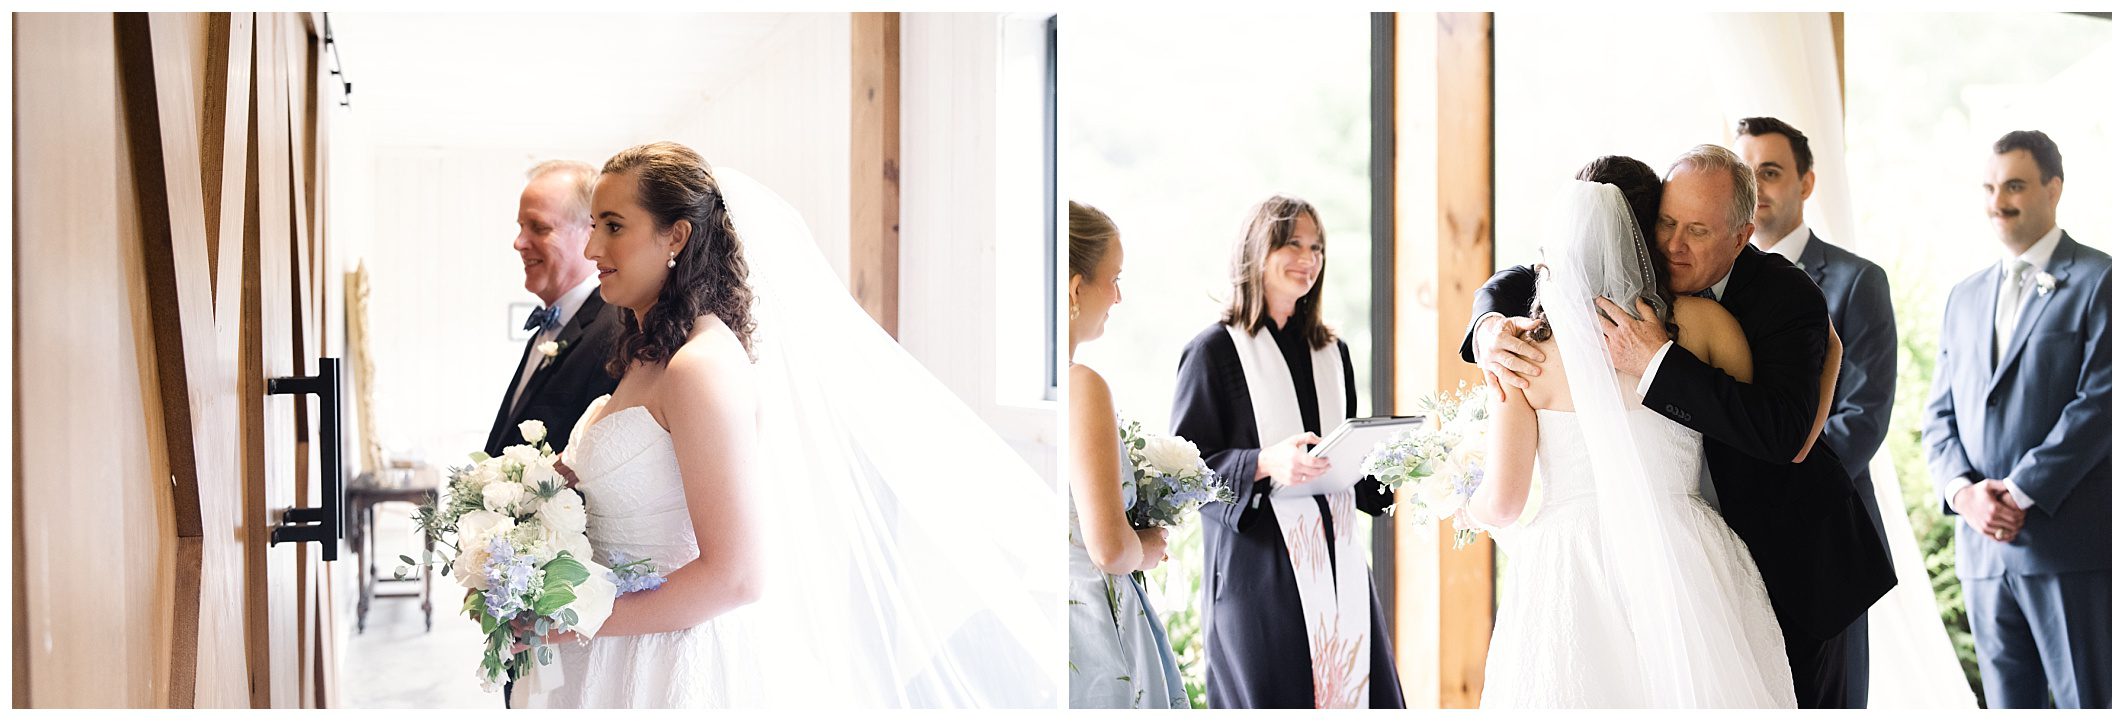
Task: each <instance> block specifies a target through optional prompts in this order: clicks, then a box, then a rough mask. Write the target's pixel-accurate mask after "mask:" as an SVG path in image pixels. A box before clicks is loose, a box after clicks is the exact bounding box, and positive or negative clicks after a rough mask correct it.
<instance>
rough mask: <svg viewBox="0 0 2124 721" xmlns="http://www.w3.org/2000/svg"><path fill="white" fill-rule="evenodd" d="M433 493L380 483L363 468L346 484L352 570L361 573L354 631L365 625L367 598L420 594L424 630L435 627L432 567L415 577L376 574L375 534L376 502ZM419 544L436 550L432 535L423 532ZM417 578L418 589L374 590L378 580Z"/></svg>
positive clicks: (419, 500) (423, 498)
mask: <svg viewBox="0 0 2124 721" xmlns="http://www.w3.org/2000/svg"><path fill="white" fill-rule="evenodd" d="M385 472H387V473H404V474H405V475H404V476H403V477H404V478H408V479H409V480H410V479H412V478H418V477H420V476H421V474H419V473H414V472H412V469H401V468H392V469H388V470H386V471H385ZM435 493H436V489H434V488H425V487H421V486H416V485H411V484H407V485H398V486H384V485H380V484H378V483H377V482H376V474H375V473H374V472H364V473H362V474H361V475H360V476H357V477H355V479H354V482H353V483H351V484H348V485H347V512H348V513H349V514H351V515H352V516H353V519H354V523H353V529H352V531H353V536H354V538H353V541H354V553H355V557H356V561H355V569H356V570H355V573H356V574H357V575H358V576H359V577H360V586H361V600H360V601H359V602H358V603H356V604H355V606H354V632H355V633H361V632H362V631H365V630H367V629H368V625H369V600H370V599H372V598H419V599H420V612H421V615H422V616H423V617H424V620H425V621H426V624H427V625H426V627H425V628H424V629H423V630H432V629H434V628H435V600H434V593H433V591H434V588H433V586H434V571H433V570H432V569H430V568H429V567H428V566H426V565H422V566H421V567H420V576H419V577H418V578H411V577H409V578H405V579H399V578H397V574H395V573H393V574H388V575H383V576H378V575H377V574H376V538H375V535H376V504H379V503H390V502H399V503H411V504H415V505H419V504H423V503H427V502H429V501H430V500H432V499H433V498H434V497H435ZM421 547H422V548H423V549H425V550H426V552H427V553H429V554H433V553H434V551H435V539H433V538H429V537H427V536H426V534H422V537H421ZM416 582H417V583H419V584H420V590H417V591H415V590H410V589H408V590H404V591H393V592H390V593H379V592H377V590H376V587H377V585H378V584H384V583H390V584H401V583H403V584H412V583H416Z"/></svg>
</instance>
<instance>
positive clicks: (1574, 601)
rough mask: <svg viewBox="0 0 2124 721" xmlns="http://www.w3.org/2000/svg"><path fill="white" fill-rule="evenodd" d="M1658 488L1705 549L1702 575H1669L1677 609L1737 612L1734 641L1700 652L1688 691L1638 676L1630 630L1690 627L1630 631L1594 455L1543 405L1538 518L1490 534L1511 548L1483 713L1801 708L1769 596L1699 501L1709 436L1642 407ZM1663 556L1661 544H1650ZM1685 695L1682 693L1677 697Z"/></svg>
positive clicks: (1662, 506)
mask: <svg viewBox="0 0 2124 721" xmlns="http://www.w3.org/2000/svg"><path fill="white" fill-rule="evenodd" d="M1626 416H1627V417H1628V419H1629V423H1630V424H1631V431H1632V434H1633V435H1634V437H1635V438H1636V439H1637V442H1638V443H1639V444H1641V445H1645V446H1647V448H1646V449H1644V450H1645V453H1644V454H1643V457H1644V458H1645V459H1646V464H1645V466H1646V468H1647V469H1649V472H1650V473H1652V474H1654V475H1655V476H1656V477H1655V478H1652V479H1650V480H1651V481H1652V483H1651V484H1650V485H1651V486H1652V488H1654V489H1655V490H1656V493H1655V495H1656V498H1654V499H1653V500H1652V504H1653V506H1652V509H1651V510H1652V512H1653V513H1655V514H1661V515H1664V516H1665V517H1666V520H1668V521H1671V522H1670V523H1666V524H1664V525H1665V526H1666V527H1668V528H1675V529H1679V532H1678V534H1677V535H1678V536H1679V537H1678V538H1675V539H1673V542H1674V543H1677V544H1680V543H1687V544H1694V545H1695V546H1696V547H1697V548H1701V549H1702V550H1703V552H1704V553H1705V554H1706V556H1707V557H1708V559H1709V561H1710V563H1709V564H1708V568H1709V572H1708V577H1699V578H1681V579H1674V581H1675V583H1674V584H1673V585H1674V588H1676V589H1677V591H1678V593H1679V595H1680V598H1679V599H1677V601H1676V603H1677V605H1678V607H1680V608H1683V609H1690V608H1697V609H1703V608H1722V609H1731V611H1732V615H1733V617H1734V618H1735V619H1737V621H1738V624H1739V627H1740V633H1737V634H1733V637H1734V638H1735V639H1737V640H1738V645H1739V647H1738V648H1730V649H1722V651H1723V652H1722V653H1720V654H1715V655H1714V657H1713V658H1711V659H1709V660H1708V661H1705V660H1702V659H1699V660H1698V662H1697V665H1694V666H1692V667H1691V669H1690V670H1691V673H1690V674H1688V676H1687V677H1686V678H1685V679H1681V680H1674V679H1668V680H1666V681H1664V682H1665V683H1680V684H1685V685H1686V687H1685V688H1681V689H1673V688H1668V689H1663V690H1661V691H1660V692H1658V693H1655V691H1654V689H1651V688H1649V687H1648V684H1652V683H1660V682H1661V681H1657V680H1648V679H1647V678H1645V674H1644V673H1642V671H1641V669H1642V667H1641V665H1640V664H1639V659H1638V658H1637V653H1636V651H1635V649H1636V648H1637V647H1638V645H1639V644H1637V643H1636V641H1635V640H1634V636H1633V635H1634V634H1691V633H1693V632H1694V630H1693V629H1690V628H1684V627H1681V626H1682V624H1681V623H1680V622H1678V621H1676V622H1673V623H1661V624H1657V625H1655V627H1651V628H1633V627H1632V626H1631V623H1630V620H1629V617H1628V615H1627V614H1626V613H1625V610H1624V608H1623V601H1622V598H1623V596H1622V594H1620V593H1618V591H1617V589H1616V587H1615V586H1614V585H1613V581H1612V580H1611V577H1610V575H1609V569H1607V568H1606V567H1605V564H1604V562H1603V559H1602V552H1601V549H1600V541H1599V533H1600V523H1601V518H1600V514H1599V512H1598V509H1597V506H1596V502H1597V499H1596V497H1595V488H1594V486H1593V480H1592V479H1591V478H1589V477H1588V474H1587V473H1586V472H1585V470H1584V469H1586V468H1589V467H1591V460H1590V458H1591V455H1590V453H1589V450H1588V448H1587V447H1586V441H1585V438H1584V436H1583V435H1581V434H1580V431H1579V419H1578V417H1577V416H1576V415H1575V414H1572V413H1566V412H1559V411H1548V410H1537V411H1536V423H1537V428H1538V429H1539V431H1538V432H1539V439H1540V441H1539V446H1538V448H1537V450H1536V453H1535V457H1536V460H1535V463H1536V466H1537V468H1538V469H1539V471H1538V472H1539V475H1540V477H1541V479H1542V488H1541V496H1542V497H1541V500H1540V506H1539V508H1538V509H1533V510H1534V511H1535V514H1534V516H1533V517H1532V518H1530V519H1527V520H1526V521H1524V522H1523V523H1522V524H1520V525H1516V526H1513V527H1510V528H1506V529H1500V530H1497V531H1494V532H1493V534H1492V535H1493V536H1494V537H1495V538H1496V540H1497V543H1498V547H1499V549H1500V550H1502V551H1503V552H1504V554H1505V556H1506V562H1505V570H1504V584H1503V599H1504V602H1503V604H1502V606H1501V607H1500V608H1498V610H1497V626H1496V630H1495V631H1494V633H1493V634H1492V636H1491V641H1490V654H1489V661H1488V666H1487V668H1486V670H1485V672H1484V685H1483V693H1482V706H1483V708H1643V707H1647V706H1652V705H1656V703H1657V702H1655V701H1653V699H1655V698H1672V697H1674V696H1676V695H1681V696H1686V697H1690V698H1693V699H1695V701H1694V702H1693V703H1691V704H1689V705H1694V706H1702V707H1713V708H1728V707H1778V708H1791V707H1793V706H1794V705H1795V701H1794V697H1793V691H1792V671H1791V667H1790V665H1789V663H1788V662H1787V661H1786V659H1785V644H1784V638H1783V635H1782V633H1781V632H1780V631H1779V627H1778V623H1777V616H1776V614H1775V613H1773V612H1772V611H1771V608H1770V596H1769V593H1768V592H1767V591H1766V590H1764V587H1763V580H1762V575H1761V573H1760V572H1758V571H1757V570H1756V567H1755V561H1754V559H1753V558H1752V557H1751V556H1749V555H1748V548H1747V546H1745V545H1743V544H1742V543H1741V540H1740V537H1739V536H1736V535H1734V533H1733V530H1732V529H1731V528H1729V527H1727V525H1726V522H1725V521H1724V519H1722V518H1720V517H1719V515H1718V513H1717V512H1716V511H1713V510H1712V509H1711V507H1710V506H1709V505H1706V504H1705V503H1704V500H1703V498H1702V497H1701V496H1700V495H1698V489H1697V483H1698V474H1699V473H1701V471H1702V467H1703V463H1704V456H1703V436H1701V435H1700V434H1698V433H1696V432H1695V431H1692V430H1689V429H1688V428H1686V427H1683V426H1682V425H1680V424H1678V423H1675V422H1673V421H1671V420H1668V419H1667V418H1666V417H1664V416H1661V415H1659V414H1658V413H1656V412H1653V411H1652V410H1650V409H1646V408H1643V407H1633V408H1632V409H1630V410H1629V411H1627V412H1626ZM1645 551H1646V552H1657V551H1656V549H1645ZM1677 691H1678V692H1679V693H1678V694H1677V693H1676V692H1677Z"/></svg>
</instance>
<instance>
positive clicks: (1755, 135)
mask: <svg viewBox="0 0 2124 721" xmlns="http://www.w3.org/2000/svg"><path fill="white" fill-rule="evenodd" d="M1734 133H1735V136H1736V137H1735V138H1734V141H1733V150H1734V152H1736V153H1738V154H1739V155H1740V156H1741V160H1743V161H1745V162H1747V164H1748V167H1750V168H1753V169H1755V195H1756V202H1755V235H1754V237H1752V238H1749V240H1748V242H1749V243H1750V244H1752V245H1754V246H1755V247H1756V248H1757V249H1760V250H1763V251H1765V252H1769V253H1775V254H1777V255H1779V256H1781V257H1783V258H1784V259H1785V260H1787V261H1790V262H1791V263H1792V265H1793V266H1795V267H1797V268H1799V269H1800V270H1802V271H1805V272H1806V273H1807V277H1809V278H1812V279H1814V284H1815V285H1816V286H1819V287H1820V288H1821V290H1822V295H1823V296H1824V298H1825V299H1826V300H1827V301H1828V302H1829V321H1830V323H1831V325H1832V326H1833V327H1835V328H1836V334H1837V337H1838V338H1840V339H1842V340H1843V342H1844V363H1843V365H1842V367H1841V368H1840V370H1839V372H1838V373H1837V378H1836V396H1835V401H1834V403H1833V404H1832V405H1831V406H1830V409H1829V422H1828V424H1827V425H1825V426H1823V427H1822V439H1821V443H1822V444H1823V445H1826V446H1828V447H1829V449H1830V450H1833V451H1835V452H1836V457H1837V458H1840V459H1842V460H1843V461H1844V472H1845V473H1848V474H1850V475H1851V484H1852V486H1853V487H1855V488H1857V490H1858V496H1859V500H1860V501H1862V502H1864V503H1865V505H1866V515H1867V516H1868V517H1869V518H1871V519H1872V521H1873V527H1874V530H1875V531H1878V532H1879V533H1880V534H1881V537H1882V542H1883V543H1885V542H1886V539H1887V530H1886V528H1885V527H1884V526H1883V524H1882V523H1881V513H1882V509H1881V507H1880V501H1879V500H1878V499H1876V498H1875V497H1874V488H1873V474H1872V473H1870V472H1868V471H1867V470H1866V466H1867V464H1869V463H1870V462H1872V460H1873V455H1874V453H1876V452H1878V451H1879V450H1880V449H1881V442H1882V441H1885V440H1887V439H1888V414H1889V412H1890V410H1891V409H1893V407H1894V405H1895V358H1896V345H1895V306H1894V305H1893V304H1892V303H1891V301H1890V300H1889V294H1888V274H1887V273H1886V272H1883V271H1882V270H1881V267H1880V266H1878V265H1874V264H1873V262H1872V261H1869V260H1866V259H1865V258H1861V257H1859V256H1858V255H1857V254H1855V253H1852V252H1851V251H1848V250H1845V249H1843V248H1840V247H1837V246H1834V245H1830V244H1828V243H1826V242H1823V241H1822V237H1821V236H1820V235H1816V234H1815V233H1814V231H1813V230H1812V229H1810V228H1808V227H1807V219H1806V214H1805V206H1806V201H1807V198H1808V197H1809V196H1812V195H1813V194H1814V150H1813V149H1812V148H1811V147H1810V146H1809V145H1808V143H1807V136H1806V134H1804V133H1801V132H1800V131H1799V129H1798V128H1794V127H1792V126H1791V125H1789V124H1787V123H1785V122H1784V121H1782V120H1778V119H1777V118H1742V119H1741V121H1740V125H1739V127H1737V128H1735V129H1734ZM1894 497H1897V498H1900V497H1901V494H1897V495H1896V496H1894ZM1887 510H1888V511H1889V512H1901V511H1902V510H1903V509H1902V507H1901V506H1900V505H1897V506H1895V507H1892V508H1889V509H1887ZM1844 654H1845V659H1846V661H1847V672H1846V674H1845V677H1844V679H1845V685H1844V690H1845V692H1846V693H1847V694H1848V697H1847V698H1846V699H1845V700H1844V707H1845V708H1865V707H1866V691H1867V686H1868V681H1869V678H1870V677H1869V675H1868V673H1867V670H1868V664H1869V656H1870V654H1869V653H1868V645H1867V643H1866V617H1865V615H1863V614H1861V615H1860V616H1859V618H1858V620H1857V621H1854V622H1852V624H1851V627H1850V628H1849V629H1846V630H1845V631H1844Z"/></svg>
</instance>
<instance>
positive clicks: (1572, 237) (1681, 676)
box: [1536, 181, 1791, 708]
mask: <svg viewBox="0 0 2124 721" xmlns="http://www.w3.org/2000/svg"><path fill="white" fill-rule="evenodd" d="M1551 207H1552V208H1555V209H1557V212H1556V214H1555V217H1554V218H1553V219H1552V221H1551V223H1550V225H1549V228H1548V230H1547V234H1546V235H1545V236H1544V242H1543V244H1542V251H1543V262H1544V264H1545V265H1546V266H1547V267H1546V270H1545V271H1544V272H1543V274H1542V276H1541V280H1540V283H1539V285H1538V290H1537V292H1536V295H1537V297H1538V298H1539V299H1540V302H1541V306H1542V308H1543V310H1544V312H1545V313H1546V314H1547V316H1548V319H1549V324H1550V326H1551V327H1552V328H1554V329H1555V333H1556V348H1557V350H1558V352H1559V353H1560V354H1561V356H1562V360H1563V365H1564V373H1565V377H1566V378H1568V379H1569V382H1570V386H1571V401H1572V403H1573V405H1574V407H1575V411H1576V413H1577V416H1578V423H1577V425H1578V427H1579V429H1580V431H1581V432H1583V433H1584V434H1585V442H1586V447H1587V448H1588V450H1589V454H1590V461H1591V464H1590V465H1591V467H1590V468H1587V469H1585V472H1587V473H1588V474H1589V475H1590V476H1591V477H1592V479H1593V490H1594V497H1595V508H1596V510H1597V512H1598V514H1599V519H1600V520H1599V527H1600V533H1599V538H1598V552H1599V557H1600V560H1601V564H1602V568H1604V569H1605V570H1606V571H1607V573H1608V581H1609V584H1610V586H1611V588H1612V590H1613V591H1614V592H1615V593H1616V594H1617V598H1618V599H1619V600H1620V601H1621V607H1622V608H1623V610H1624V613H1625V615H1626V616H1627V618H1628V621H1629V625H1630V632H1631V633H1630V636H1629V637H1630V638H1631V640H1632V648H1628V649H1612V651H1614V652H1615V653H1614V657H1615V658H1633V659H1634V660H1635V662H1636V664H1637V670H1638V674H1637V676H1638V677H1639V678H1641V679H1642V680H1643V683H1644V690H1645V694H1646V699H1647V701H1648V705H1650V706H1652V707H1656V708H1697V707H1707V706H1721V707H1770V706H1774V705H1778V704H1780V703H1790V700H1789V699H1790V698H1791V685H1790V682H1789V680H1788V681H1786V683H1785V684H1784V685H1783V686H1782V689H1783V691H1782V693H1779V692H1778V691H1777V690H1776V689H1777V688H1778V685H1777V684H1775V683H1773V682H1772V681H1771V678H1772V674H1773V673H1776V674H1779V675H1782V676H1784V677H1786V678H1787V679H1789V677H1790V672H1789V671H1787V670H1785V669H1761V668H1756V663H1755V660H1754V659H1755V658H1756V656H1755V655H1754V654H1753V653H1751V652H1750V650H1749V648H1748V641H1747V637H1746V633H1745V629H1744V628H1743V627H1742V625H1741V620H1740V615H1739V614H1738V613H1737V612H1736V609H1733V608H1730V607H1727V606H1726V605H1725V604H1724V603H1720V602H1719V599H1721V598H1722V594H1719V593H1717V592H1715V591H1714V590H1713V589H1709V588H1692V585H1693V584H1711V583H1716V582H1717V580H1716V579H1718V578H1720V575H1719V574H1718V573H1716V572H1715V570H1716V568H1717V565H1718V564H1720V563H1725V562H1728V561H1725V560H1723V559H1719V558H1714V557H1713V555H1712V552H1711V551H1712V549H1707V548H1704V547H1702V546H1701V545H1698V544H1697V543H1696V542H1695V541H1694V540H1693V539H1694V536H1693V535H1692V534H1691V533H1690V532H1689V529H1688V527H1687V526H1686V525H1685V524H1686V523H1688V519H1687V517H1686V516H1685V515H1684V514H1683V513H1682V512H1680V511H1678V510H1675V506H1676V499H1674V498H1673V497H1672V496H1673V494H1675V493H1676V492H1677V489H1676V488H1674V487H1672V484H1671V482H1670V483H1669V484H1661V483H1660V482H1659V481H1658V480H1657V479H1658V478H1660V477H1661V476H1660V475H1656V474H1664V475H1665V476H1673V475H1675V474H1676V472H1677V471H1676V469H1674V468H1673V467H1672V465H1673V463H1672V460H1671V459H1668V460H1665V461H1664V462H1662V460H1661V457H1659V456H1652V457H1649V458H1648V456H1647V454H1648V453H1649V452H1650V447H1649V446H1647V445H1645V443H1647V442H1656V441H1657V438H1656V437H1653V436H1652V435H1651V434H1652V433H1653V432H1657V431H1658V430H1659V428H1658V427H1657V425H1656V424H1663V423H1666V422H1667V421H1666V420H1665V419H1664V418H1661V417H1658V416H1654V415H1651V414H1649V413H1631V412H1630V411H1631V409H1633V408H1636V407H1637V406H1638V405H1639V403H1640V401H1639V399H1638V398H1637V396H1636V394H1635V392H1634V388H1633V389H1631V391H1630V392H1628V393H1627V394H1626V392H1625V390H1624V386H1623V383H1622V381H1621V380H1620V379H1619V377H1618V374H1617V372H1616V371H1615V366H1614V364H1613V363H1612V362H1611V361H1610V360H1609V357H1608V351H1607V344H1606V343H1605V342H1604V341H1603V339H1602V336H1601V332H1600V326H1599V325H1598V320H1597V316H1596V315H1595V313H1596V310H1595V306H1594V305H1593V299H1594V298H1595V297H1606V298H1608V299H1610V300H1612V301H1614V302H1615V303H1616V304H1617V305H1620V306H1622V307H1625V308H1632V309H1634V308H1635V301H1636V300H1637V299H1638V298H1646V299H1649V300H1652V301H1653V302H1654V303H1655V304H1657V303H1659V301H1658V299H1657V292H1656V290H1657V288H1656V285H1655V284H1656V282H1657V281H1656V276H1655V275H1654V274H1653V268H1652V259H1651V256H1650V253H1649V251H1648V250H1647V249H1646V247H1645V239H1644V236H1643V235H1642V234H1641V233H1640V232H1639V231H1638V228H1637V224H1636V221H1635V220H1633V219H1632V216H1631V214H1630V208H1629V205H1628V203H1626V202H1625V201H1624V199H1623V196H1622V193H1621V191H1619V190H1617V189H1616V187H1615V186H1613V185H1608V184H1605V183H1589V182H1583V181H1572V182H1571V183H1570V184H1569V185H1567V186H1566V187H1564V189H1563V190H1562V192H1560V193H1559V194H1558V196H1557V198H1556V200H1555V202H1554V203H1553V204H1552V205H1551ZM1633 312H1634V311H1633ZM1670 481H1671V479H1670ZM1695 482H1696V479H1695V478H1694V477H1691V478H1689V479H1688V481H1687V485H1688V486H1689V487H1693V486H1694V485H1695ZM1778 657H1779V658H1780V659H1782V654H1778ZM1707 691H1709V693H1706V692H1707ZM1781 699H1783V700H1781Z"/></svg>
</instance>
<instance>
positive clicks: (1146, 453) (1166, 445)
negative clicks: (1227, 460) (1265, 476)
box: [1121, 421, 1231, 529]
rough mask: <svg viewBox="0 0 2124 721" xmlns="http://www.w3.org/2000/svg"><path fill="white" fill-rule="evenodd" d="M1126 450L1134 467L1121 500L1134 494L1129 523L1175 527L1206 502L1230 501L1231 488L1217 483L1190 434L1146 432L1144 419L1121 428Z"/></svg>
mask: <svg viewBox="0 0 2124 721" xmlns="http://www.w3.org/2000/svg"><path fill="white" fill-rule="evenodd" d="M1121 445H1122V451H1123V452H1125V453H1127V454H1128V467H1129V468H1130V470H1132V471H1133V472H1132V473H1130V474H1129V477H1128V478H1123V479H1121V495H1122V503H1124V504H1126V503H1128V501H1129V498H1130V497H1131V496H1133V497H1134V500H1135V505H1134V506H1132V507H1130V508H1129V510H1128V524H1129V525H1130V526H1132V527H1134V528H1137V529H1145V528H1171V527H1173V526H1178V525H1180V523H1181V521H1185V520H1187V516H1188V514H1191V513H1194V512H1195V511H1196V509H1199V508H1201V507H1202V504H1204V503H1208V502H1210V501H1229V500H1231V490H1230V489H1227V488H1224V487H1223V486H1219V485H1217V483H1216V479H1217V474H1216V472H1215V471H1211V470H1210V468H1209V464H1206V463H1203V462H1202V452H1201V451H1200V450H1197V449H1196V448H1195V444H1194V443H1193V442H1191V441H1189V440H1187V439H1185V438H1181V437H1178V436H1168V435H1161V434H1156V433H1144V432H1143V424H1142V423H1138V422H1136V421H1129V422H1128V423H1127V424H1126V425H1123V426H1122V427H1121Z"/></svg>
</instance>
